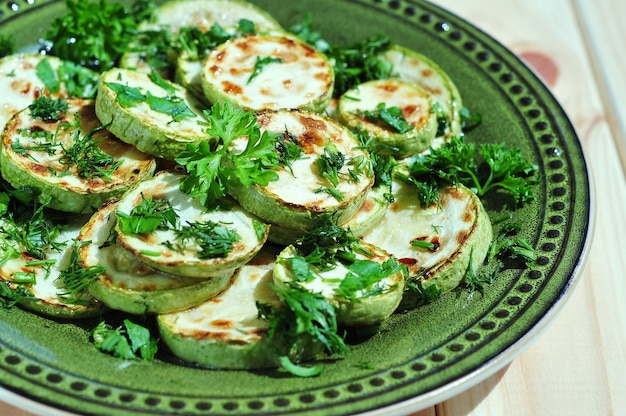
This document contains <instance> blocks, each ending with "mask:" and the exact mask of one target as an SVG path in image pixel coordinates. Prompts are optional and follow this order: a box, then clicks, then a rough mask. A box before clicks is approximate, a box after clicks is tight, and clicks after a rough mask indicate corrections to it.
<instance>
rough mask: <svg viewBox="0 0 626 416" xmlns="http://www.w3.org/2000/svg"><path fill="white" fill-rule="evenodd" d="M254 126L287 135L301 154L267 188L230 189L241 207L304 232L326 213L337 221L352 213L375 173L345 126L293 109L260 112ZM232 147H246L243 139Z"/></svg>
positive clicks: (366, 156)
mask: <svg viewBox="0 0 626 416" xmlns="http://www.w3.org/2000/svg"><path fill="white" fill-rule="evenodd" d="M257 123H259V125H260V126H261V130H264V131H270V132H273V133H278V134H283V137H288V138H289V139H288V140H289V141H290V142H291V143H292V144H296V145H297V146H298V147H300V149H301V150H302V154H301V156H300V157H299V158H298V159H297V160H294V161H291V162H289V166H285V167H284V168H282V169H280V170H279V171H278V172H277V173H278V177H279V178H278V180H277V181H274V182H270V183H269V184H268V185H267V186H260V185H253V186H250V187H232V188H231V189H229V192H230V193H231V194H232V195H233V196H234V197H235V199H237V200H238V201H239V203H240V204H241V205H242V206H243V207H244V208H245V209H247V210H248V211H250V212H252V213H253V214H255V215H257V216H259V217H261V218H262V219H264V220H265V221H267V222H269V223H272V224H280V225H282V226H283V227H285V228H289V229H293V230H308V229H310V228H311V227H312V226H313V225H314V224H315V222H316V221H317V220H319V218H320V217H322V216H326V215H332V216H333V217H334V218H335V220H336V221H337V222H338V223H342V222H345V221H346V220H347V219H348V218H350V217H351V216H352V215H354V213H355V212H356V211H357V210H358V209H359V207H360V206H361V205H362V204H363V201H364V199H365V197H366V196H367V191H368V190H369V189H370V188H371V187H372V184H373V182H374V174H373V171H372V169H371V164H370V160H369V155H368V154H367V152H365V151H364V150H363V149H361V148H360V143H359V141H358V139H357V138H356V137H355V136H354V135H353V134H352V133H351V132H350V131H349V130H348V129H347V128H345V127H344V126H342V125H341V124H339V123H338V122H336V121H334V120H332V119H329V118H327V117H326V116H323V115H321V114H317V113H312V112H305V111H296V110H279V111H268V112H263V113H260V114H259V115H258V117H257ZM285 140H287V139H285ZM233 143H234V146H233V147H234V149H233V151H234V152H236V151H237V149H238V148H242V149H243V148H245V144H246V138H245V137H242V138H240V139H238V140H236V141H234V142H233ZM333 181H334V183H333Z"/></svg>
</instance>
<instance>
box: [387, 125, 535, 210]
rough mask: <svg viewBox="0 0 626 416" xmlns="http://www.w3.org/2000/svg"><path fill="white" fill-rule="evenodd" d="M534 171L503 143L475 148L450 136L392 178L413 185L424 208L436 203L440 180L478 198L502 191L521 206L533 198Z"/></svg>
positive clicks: (517, 153) (473, 145) (516, 149)
mask: <svg viewBox="0 0 626 416" xmlns="http://www.w3.org/2000/svg"><path fill="white" fill-rule="evenodd" d="M477 151H478V154H479V155H480V157H481V158H482V160H483V162H484V163H483V164H482V165H479V164H478V162H477V154H476V152H477ZM537 171H538V166H536V165H533V164H531V163H529V162H528V161H526V160H525V159H524V157H523V155H522V153H521V151H520V149H518V148H511V149H506V148H505V145H504V144H503V143H499V144H493V143H485V144H481V145H480V146H477V145H476V144H474V143H466V142H465V141H464V139H463V138H460V137H453V138H452V139H451V140H450V141H449V142H447V143H445V144H444V145H442V146H441V147H439V148H437V149H433V148H431V149H430V152H428V153H427V154H420V155H416V156H414V157H413V159H412V160H411V163H410V166H409V175H403V174H402V173H398V174H397V175H396V176H397V177H398V178H400V179H404V180H405V181H407V182H410V183H413V184H416V188H417V189H418V194H420V195H421V196H422V198H421V200H422V204H423V205H424V206H428V205H430V204H433V203H437V202H438V193H437V192H436V190H437V188H438V187H439V186H440V184H441V182H442V181H444V182H448V183H452V184H453V185H456V184H458V183H460V184H463V185H465V186H467V187H469V188H471V189H472V190H473V191H474V192H475V193H476V194H477V195H478V196H484V195H485V194H487V193H488V192H490V191H492V190H494V189H503V190H506V191H508V192H509V193H510V194H511V195H512V196H513V199H514V201H515V203H516V204H517V205H523V204H525V203H528V202H530V201H532V200H533V199H534V198H535V196H534V193H533V190H532V186H533V185H534V184H535V183H536V181H535V180H534V179H533V178H532V176H533V175H534V174H535V173H536V172H537ZM418 184H419V186H418ZM424 196H428V197H424Z"/></svg>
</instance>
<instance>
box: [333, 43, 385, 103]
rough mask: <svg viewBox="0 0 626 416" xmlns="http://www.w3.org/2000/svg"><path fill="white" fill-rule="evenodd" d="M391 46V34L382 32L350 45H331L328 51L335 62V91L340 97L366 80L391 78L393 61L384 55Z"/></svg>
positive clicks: (336, 95) (335, 94)
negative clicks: (385, 34) (388, 36)
mask: <svg viewBox="0 0 626 416" xmlns="http://www.w3.org/2000/svg"><path fill="white" fill-rule="evenodd" d="M390 46H391V41H390V40H389V38H387V37H384V36H381V35H376V36H372V37H370V38H367V39H365V40H363V41H360V42H356V43H354V44H352V45H349V46H347V47H341V46H337V45H331V47H330V48H329V50H328V52H327V53H326V54H327V55H328V57H329V59H330V60H331V61H332V62H334V71H335V85H334V92H333V95H334V96H335V97H340V96H341V95H342V94H343V93H344V92H346V91H347V90H349V89H351V88H353V87H355V86H357V85H359V84H361V83H363V82H366V81H370V80H374V79H386V78H391V76H392V75H393V64H392V63H391V62H389V61H387V60H385V59H383V58H381V57H380V55H381V54H382V53H383V52H385V51H386V50H387V49H389V47H390Z"/></svg>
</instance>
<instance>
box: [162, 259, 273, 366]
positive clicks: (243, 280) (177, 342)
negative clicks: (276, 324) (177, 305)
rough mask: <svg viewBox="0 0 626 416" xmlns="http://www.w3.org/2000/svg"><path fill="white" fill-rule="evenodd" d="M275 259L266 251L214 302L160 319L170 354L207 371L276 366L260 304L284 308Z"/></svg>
mask: <svg viewBox="0 0 626 416" xmlns="http://www.w3.org/2000/svg"><path fill="white" fill-rule="evenodd" d="M275 259H276V253H275V252H274V251H272V250H262V251H261V252H260V253H259V254H258V255H257V257H255V258H254V259H253V260H252V261H250V262H249V263H247V264H245V265H243V266H241V267H240V268H239V269H237V271H236V272H235V275H234V276H233V282H232V284H231V285H230V286H229V287H228V288H227V289H226V290H224V291H223V292H222V293H220V294H219V295H218V296H216V297H215V298H212V299H209V300H208V301H206V302H204V303H202V304H201V305H199V306H196V307H195V308H191V309H189V310H186V311H181V312H175V313H170V314H162V315H159V316H158V318H157V322H158V326H159V329H160V336H161V339H162V340H163V342H164V343H165V344H166V345H167V346H168V348H169V349H170V350H171V352H172V353H173V354H174V355H175V356H177V357H178V358H180V359H182V360H184V361H187V362H190V363H195V364H197V365H200V366H204V367H211V368H221V369H254V368H271V367H276V366H277V365H278V359H277V356H276V345H275V344H274V343H273V342H272V341H271V340H270V339H269V337H268V336H267V330H268V323H267V322H266V321H264V320H262V319H259V318H258V314H259V312H258V309H257V306H256V304H257V302H259V303H261V304H268V305H273V306H278V305H280V301H279V299H278V296H277V295H276V293H275V292H274V291H273V290H272V289H271V287H270V284H271V283H272V269H273V267H274V262H275Z"/></svg>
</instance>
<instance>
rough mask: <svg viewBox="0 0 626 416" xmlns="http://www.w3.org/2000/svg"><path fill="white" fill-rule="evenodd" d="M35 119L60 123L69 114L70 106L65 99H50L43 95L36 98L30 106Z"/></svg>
mask: <svg viewBox="0 0 626 416" xmlns="http://www.w3.org/2000/svg"><path fill="white" fill-rule="evenodd" d="M28 109H29V110H30V114H31V116H32V117H33V118H37V119H39V120H43V121H58V120H60V119H61V118H62V117H63V116H65V113H67V109H68V104H67V101H66V100H64V99H63V98H58V99H54V98H50V97H48V96H47V95H42V96H41V97H38V98H36V99H35V100H34V101H33V102H32V103H31V104H30V105H29V106H28Z"/></svg>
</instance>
